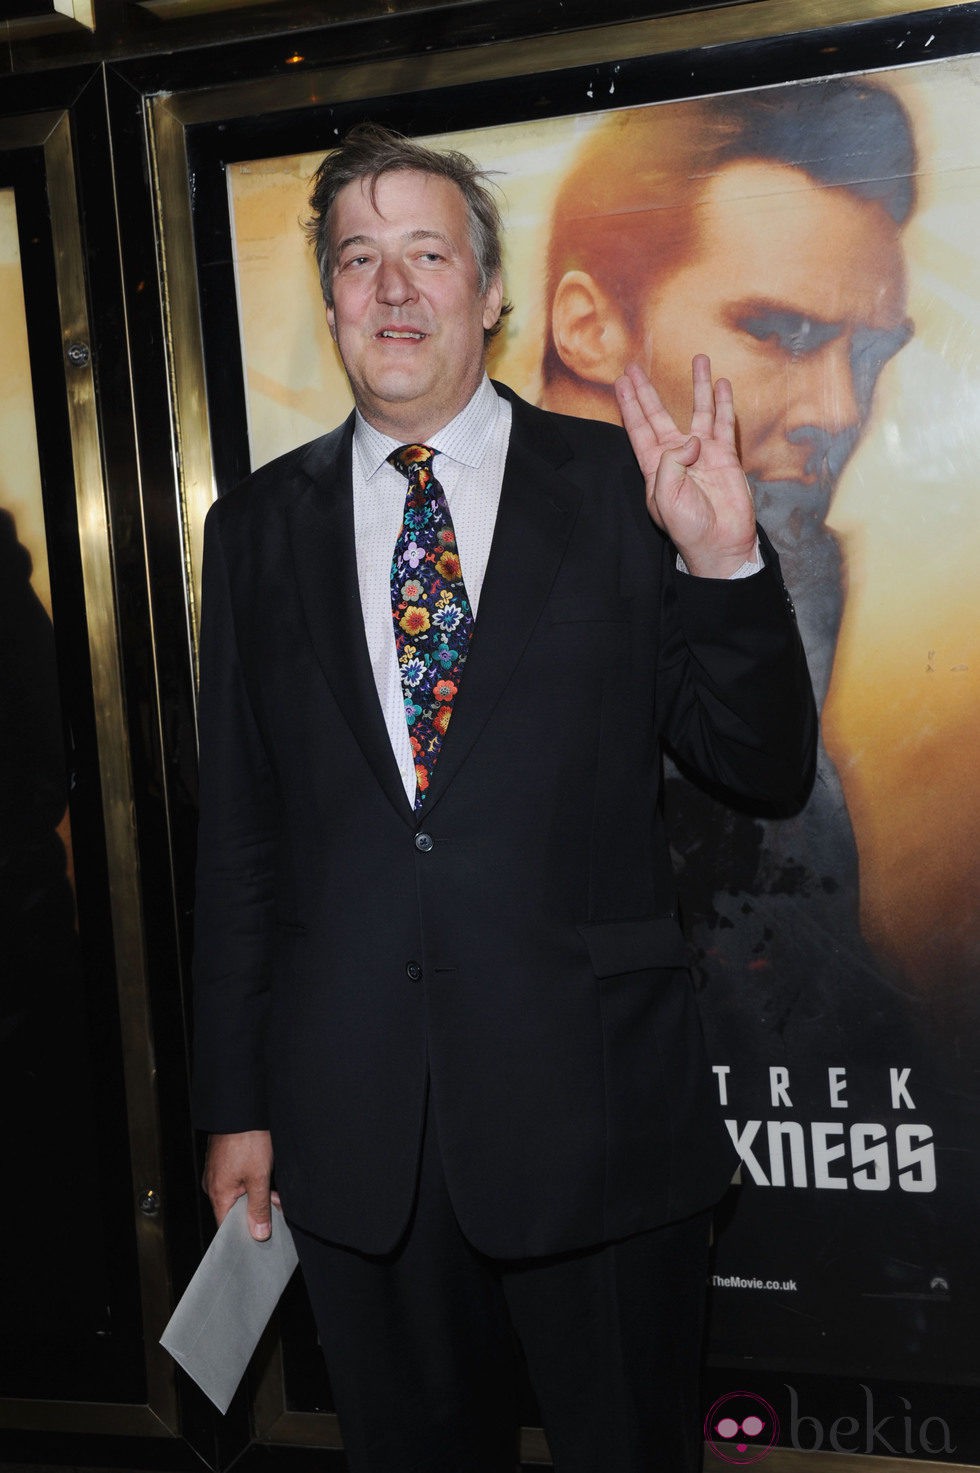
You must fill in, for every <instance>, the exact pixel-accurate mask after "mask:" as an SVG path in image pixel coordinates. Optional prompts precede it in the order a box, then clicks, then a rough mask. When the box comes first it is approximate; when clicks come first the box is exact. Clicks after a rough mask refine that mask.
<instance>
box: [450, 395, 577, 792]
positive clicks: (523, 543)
mask: <svg viewBox="0 0 980 1473" xmlns="http://www.w3.org/2000/svg"><path fill="white" fill-rule="evenodd" d="M498 388H499V386H498ZM507 397H508V398H512V396H511V395H510V394H507ZM512 402H513V403H514V419H513V424H512V427H511V437H510V444H509V447H508V451H507V464H506V470H505V472H504V481H503V486H502V488H501V494H500V507H499V510H498V513H497V523H496V526H495V528H494V534H493V542H492V544H491V549H490V559H489V562H488V564H487V572H486V577H485V578H484V582H483V588H482V590H481V593H480V606H479V612H478V614H477V618H476V626H475V629H474V633H473V639H472V643H471V645H470V651H469V654H468V656H467V661H466V667H465V669H464V671H463V679H462V682H461V684H460V690H459V695H458V696H457V698H456V701H455V704H454V707H453V715H452V722H451V724H450V727H449V731H448V732H447V734H446V740H445V742H444V744H443V747H442V751H441V752H440V754H439V761H438V762H437V763H436V768H435V772H434V773H433V775H432V781H431V784H430V787H429V791H428V793H427V795H426V800H425V805H424V808H423V810H422V811H423V814H427V813H430V812H431V811H432V809H433V808H434V806H435V805H436V803H438V801H439V799H440V798H441V796H442V795H443V793H444V792H445V791H446V789H447V787H448V786H449V784H450V783H451V782H452V780H453V778H454V777H455V775H456V773H457V772H458V771H459V768H460V766H461V764H462V763H463V761H464V760H465V758H466V756H467V755H468V753H469V751H470V749H471V748H472V746H473V743H474V742H475V741H476V739H477V737H478V736H479V734H480V732H481V730H482V729H483V726H484V725H485V723H486V721H487V720H488V718H489V716H490V713H491V712H492V710H493V708H494V706H495V705H496V703H497V701H498V699H499V697H500V695H501V693H502V692H503V690H504V687H505V686H506V684H507V682H508V680H509V679H510V677H511V675H512V674H513V672H514V669H515V667H516V666H517V663H518V661H519V660H520V658H521V655H522V654H523V652H524V648H525V645H526V644H527V642H528V640H529V639H530V637H531V633H532V631H533V629H534V626H535V625H536V623H537V622H538V619H539V618H540V616H541V612H542V610H543V608H544V605H545V603H546V601H547V598H548V594H549V592H550V590H551V586H552V584H553V582H554V579H555V575H556V573H557V572H558V569H559V567H560V565H561V561H562V557H563V556H564V552H565V547H566V545H567V542H568V538H569V535H570V533H571V529H572V526H573V524H574V521H575V517H576V514H577V512H578V508H579V504H580V502H581V498H582V494H583V492H582V488H581V487H580V486H576V485H574V484H573V483H572V482H570V481H569V480H567V479H566V478H565V477H564V476H563V475H561V474H560V473H559V472H558V470H557V469H556V466H557V465H558V464H559V463H560V462H561V461H563V460H567V459H568V454H569V452H568V448H567V446H566V445H565V442H564V440H563V439H562V438H561V436H560V435H559V434H557V433H556V432H554V431H553V430H552V429H551V427H550V424H547V422H546V421H545V417H544V416H543V415H539V414H538V413H537V412H536V411H531V413H533V415H534V423H535V430H536V433H528V430H527V425H526V424H525V419H526V418H527V406H525V405H523V404H522V403H521V401H519V400H513V401H512ZM463 575H464V578H465V575H466V570H465V567H464V569H463Z"/></svg>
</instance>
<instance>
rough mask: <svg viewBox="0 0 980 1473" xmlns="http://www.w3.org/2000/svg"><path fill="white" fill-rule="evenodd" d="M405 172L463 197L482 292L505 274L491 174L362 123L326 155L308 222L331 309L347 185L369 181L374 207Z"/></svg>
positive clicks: (458, 156)
mask: <svg viewBox="0 0 980 1473" xmlns="http://www.w3.org/2000/svg"><path fill="white" fill-rule="evenodd" d="M402 169H412V170H414V171H415V172H416V173H419V174H434V175H436V177H437V178H440V179H448V180H449V182H450V183H451V184H455V185H456V187H457V189H458V190H459V191H460V193H461V194H462V196H463V201H464V203H465V205H466V213H467V217H468V220H469V231H470V244H471V245H472V247H473V254H474V256H475V257H476V265H477V272H478V277H479V285H480V292H481V293H483V292H486V291H487V290H488V288H489V287H490V285H491V283H492V282H493V280H494V277H495V276H497V275H498V273H499V272H500V269H501V248H500V234H501V221H500V210H499V209H498V207H497V201H496V200H495V198H494V196H493V194H492V192H491V190H490V188H489V187H488V182H489V175H488V174H487V173H486V172H485V171H484V170H483V169H479V168H477V166H476V164H474V162H473V160H472V159H470V158H467V156H466V154H464V153H459V152H458V151H457V150H456V149H447V150H446V151H445V152H442V151H437V150H436V149H433V148H426V147H425V145H424V144H421V143H416V142H415V141H414V140H413V139H411V138H405V137H404V136H403V135H402V134H401V133H395V132H393V131H392V130H391V129H390V128H383V127H381V126H380V125H379V124H377V123H358V124H357V125H356V126H355V127H353V128H352V129H351V131H350V132H349V133H348V134H347V136H346V138H345V139H344V141H343V142H342V143H341V145H340V147H339V148H337V149H335V150H334V151H333V152H332V153H328V154H327V156H326V158H325V159H324V160H323V162H322V164H321V165H320V167H319V168H318V169H317V171H316V173H315V174H314V176H313V189H312V192H311V194H310V216H309V219H307V220H306V221H305V222H304V228H305V230H306V235H307V239H308V240H309V242H310V244H311V245H312V247H313V250H314V252H315V254H316V264H317V269H318V271H319V273H320V289H321V291H322V292H323V300H324V301H325V302H326V304H327V306H328V307H332V306H333V286H332V280H331V277H332V272H333V245H332V241H331V236H330V212H331V210H332V208H333V205H334V201H335V200H336V198H337V195H338V194H339V193H340V191H341V190H342V189H343V188H345V186H346V185H348V184H353V183H354V182H355V181H356V180H358V179H368V180H370V193H371V200H372V203H373V202H374V194H375V189H376V187H377V182H378V180H379V178H380V177H381V175H382V174H392V173H395V172H397V171H399V170H402ZM510 310H511V307H510V303H509V302H505V303H504V304H503V307H502V308H501V312H500V317H499V318H498V320H497V321H496V322H495V323H494V325H493V327H491V328H488V329H487V331H486V334H485V336H486V337H487V338H488V339H489V338H491V337H493V336H494V334H495V333H497V332H498V331H499V330H500V327H501V324H502V321H503V318H504V317H505V316H506V315H507V313H508V312H510Z"/></svg>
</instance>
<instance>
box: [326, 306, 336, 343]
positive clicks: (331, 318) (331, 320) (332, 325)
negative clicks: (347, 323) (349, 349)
mask: <svg viewBox="0 0 980 1473" xmlns="http://www.w3.org/2000/svg"><path fill="white" fill-rule="evenodd" d="M326 316H327V326H328V327H329V329H330V336H331V337H332V338H333V340H334V342H336V341H337V319H336V316H335V314H334V310H333V308H332V307H327V309H326Z"/></svg>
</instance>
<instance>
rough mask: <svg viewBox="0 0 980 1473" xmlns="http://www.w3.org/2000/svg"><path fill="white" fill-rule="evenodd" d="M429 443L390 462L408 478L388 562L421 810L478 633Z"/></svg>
mask: <svg viewBox="0 0 980 1473" xmlns="http://www.w3.org/2000/svg"><path fill="white" fill-rule="evenodd" d="M436 453H437V452H436V451H435V450H432V449H431V448H430V447H429V446H428V445H402V446H400V447H399V449H397V450H393V451H392V453H391V454H390V455H389V457H388V459H389V461H390V462H391V464H392V465H393V466H395V468H396V469H397V470H400V471H401V473H402V475H403V476H407V477H408V494H407V496H406V498H405V517H404V520H403V522H402V529H401V531H400V532H399V534H398V540H397V542H396V543H395V551H394V554H393V556H392V562H391V611H392V616H393V618H394V626H395V650H396V652H397V656H398V671H399V675H400V677H401V684H402V693H403V695H404V697H405V720H406V721H407V723H408V731H409V740H410V742H411V745H412V757H413V759H414V762H415V779H416V784H417V787H416V792H415V807H416V810H418V809H419V808H421V807H422V804H423V802H424V801H425V795H426V792H427V791H428V787H429V782H430V779H431V777H432V770H433V768H434V767H435V764H436V759H437V757H438V756H439V750H440V748H441V746H442V741H443V738H444V737H445V735H446V732H447V730H448V728H449V722H450V719H451V717H452V712H453V702H454V701H455V699H456V696H457V693H458V691H459V680H460V675H461V674H462V670H463V666H464V664H465V663H466V656H467V653H468V651H469V643H470V637H471V635H472V633H473V612H472V610H471V608H470V601H469V599H468V598H467V596H466V586H465V584H464V583H463V570H462V568H461V566H460V561H459V551H458V549H457V547H456V533H455V531H454V530H453V522H452V517H451V516H450V514H449V504H448V502H447V501H446V494H445V492H444V491H443V489H442V487H441V485H440V484H439V482H438V481H437V480H436V478H435V476H434V475H433V473H432V468H431V467H432V460H433V458H434V456H435V455H436Z"/></svg>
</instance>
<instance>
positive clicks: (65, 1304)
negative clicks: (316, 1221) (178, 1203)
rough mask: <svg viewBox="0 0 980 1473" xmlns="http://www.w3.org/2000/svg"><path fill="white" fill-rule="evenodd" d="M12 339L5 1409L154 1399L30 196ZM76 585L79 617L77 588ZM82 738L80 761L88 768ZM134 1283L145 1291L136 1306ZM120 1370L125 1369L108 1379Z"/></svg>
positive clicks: (2, 286)
mask: <svg viewBox="0 0 980 1473" xmlns="http://www.w3.org/2000/svg"><path fill="white" fill-rule="evenodd" d="M0 340H2V342H3V353H2V355H0V431H2V444H3V446H4V451H5V454H4V457H3V462H2V465H0V1120H2V1121H3V1170H4V1180H5V1183H6V1190H5V1191H4V1192H3V1193H2V1195H0V1202H2V1204H3V1205H2V1220H3V1225H2V1240H3V1243H2V1251H0V1303H2V1304H3V1330H4V1333H3V1336H2V1341H0V1395H6V1396H36V1395H41V1396H45V1397H71V1398H87V1397H90V1396H92V1397H102V1396H106V1395H109V1396H113V1397H132V1398H134V1399H141V1398H142V1397H143V1396H144V1395H145V1388H144V1386H143V1378H142V1352H141V1349H140V1350H139V1352H138V1354H137V1355H136V1356H135V1357H134V1356H133V1354H132V1351H133V1342H132V1340H130V1343H129V1344H128V1345H126V1346H125V1347H124V1346H123V1344H122V1343H121V1341H120V1339H119V1332H120V1331H123V1330H124V1322H125V1320H126V1319H127V1318H131V1316H132V1313H133V1311H134V1307H135V1305H134V1301H135V1295H136V1292H137V1291H136V1287H135V1267H134V1265H133V1263H132V1253H131V1245H130V1244H129V1242H128V1238H129V1237H131V1233H132V1228H131V1223H128V1222H127V1223H125V1226H122V1230H121V1231H120V1227H121V1225H120V1224H119V1223H118V1222H117V1223H116V1226H115V1237H116V1239H117V1240H118V1241H113V1240H112V1233H111V1232H110V1222H109V1219H110V1216H111V1214H112V1207H113V1205H114V1204H117V1203H118V1201H119V1196H118V1195H117V1194H118V1193H119V1186H120V1177H121V1178H122V1181H123V1182H125V1176H126V1170H125V1167H123V1170H122V1171H121V1172H120V1170H119V1168H118V1164H110V1158H111V1156H112V1153H113V1151H114V1150H117V1149H118V1148H119V1146H120V1145H122V1147H123V1149H125V1137H124V1136H123V1137H122V1139H121V1140H120V1137H119V1135H118V1133H117V1132H116V1131H115V1130H114V1128H113V1127H111V1126H110V1128H109V1129H108V1130H104V1129H100V1124H99V1122H100V1117H101V1118H104V1117H105V1116H106V1115H107V1114H109V1113H110V1112H112V1111H117V1110H118V1109H119V1104H120V1102H119V1093H118V1084H119V1051H118V1037H117V1033H116V1019H115V1014H114V1012H113V1013H112V1015H111V1016H108V1017H106V1016H105V1015H104V1013H105V1009H106V1006H107V1004H106V1001H105V995H104V993H103V995H102V1001H101V1004H100V1002H99V1001H98V1000H97V998H96V995H95V994H96V992H98V991H100V990H101V989H99V988H97V987H93V986H92V983H93V981H95V980H97V979H96V978H95V976H94V973H95V972H97V971H99V970H101V969H100V968H99V966H98V961H97V956H98V950H99V930H100V929H101V928H100V926H99V923H98V911H99V904H100V900H101V897H100V896H99V895H98V893H97V890H96V891H94V893H92V894H91V896H90V901H89V904H88V912H89V914H90V915H91V916H92V918H93V922H94V928H93V932H92V939H93V940H94V942H95V946H94V948H93V947H92V945H89V946H88V947H86V945H85V944H84V943H83V941H82V940H81V939H80V935H79V925H78V912H79V904H78V890H77V888H76V877H75V857H76V855H75V849H76V846H77V841H78V834H76V835H75V838H76V845H73V834H72V825H71V821H70V817H69V810H68V799H69V786H70V778H69V772H70V769H72V768H74V773H75V776H76V777H80V779H81V782H80V786H81V787H82V788H83V789H84V790H85V792H86V793H89V794H90V793H91V786H92V776H93V774H92V770H91V765H92V757H93V754H92V752H91V750H89V751H88V754H87V755H86V751H85V749H86V747H87V745H88V744H87V742H86V737H85V733H84V731H83V730H82V729H81V728H80V727H79V728H78V729H75V727H73V728H72V731H71V733H70V735H69V734H68V733H67V732H66V723H65V720H64V713H63V711H62V699H61V687H60V684H59V678H60V677H59V668H58V661H57V656H56V640H55V629H54V624H53V622H52V619H53V616H54V617H60V615H61V610H60V608H59V601H58V599H57V597H54V598H53V596H52V582H53V581H56V580H54V579H53V578H52V573H51V569H50V567H49V557H48V547H49V538H50V536H51V532H52V529H51V526H50V525H48V520H47V519H48V518H49V517H50V515H51V511H50V507H51V506H54V505H57V506H58V507H59V511H58V515H59V516H60V515H61V512H62V511H64V512H65V514H66V515H68V516H70V517H71V518H72V520H73V519H74V490H73V487H71V486H66V487H64V488H60V489H59V488H53V492H54V494H53V495H52V496H51V497H50V498H49V501H48V509H47V510H46V507H45V501H44V499H43V498H42V485H41V475H40V470H39V461H38V440H37V431H36V427H35V407H34V398H33V392H32V376H31V360H30V353H29V345H28V325H27V318H26V312H25V292H24V284H23V274H22V266H21V257H20V251H19V245H18V230H17V209H16V201H15V191H14V190H13V189H4V190H2V191H0ZM62 530H63V529H62ZM64 542H65V539H64V538H63V537H62V539H61V545H62V546H64ZM56 586H57V585H56ZM64 587H65V588H66V590H67V594H68V605H70V603H71V592H72V588H71V580H70V579H68V580H66V582H65V584H64ZM68 605H66V611H65V617H66V618H69V619H71V618H72V617H73V618H74V620H75V621H76V622H75V624H74V628H75V629H77V628H79V627H83V626H82V623H81V621H80V620H79V613H78V609H77V607H76V608H75V609H71V608H70V607H69V606H68ZM80 678H84V671H83V670H80V669H76V670H73V671H72V672H71V680H72V682H73V683H77V682H78V681H79V679H80ZM75 705H77V693H76V699H75ZM69 741H73V742H74V743H75V744H77V746H78V747H79V749H80V750H79V751H77V752H75V753H72V754H71V757H70V758H69V757H68V756H67V755H66V754H67V753H68V752H69V750H70V749H69ZM95 786H96V789H97V781H96V784H95ZM80 810H81V830H80V832H81V833H82V834H83V835H84V833H85V831H86V830H87V829H91V827H92V824H91V804H90V803H89V802H88V798H87V797H86V796H85V793H83V795H82V797H81V799H80ZM86 810H88V811H86ZM91 842H92V836H91V835H90V836H89V839H88V843H87V844H83V845H81V846H80V847H81V849H82V850H84V851H86V852H87V850H88V848H89V847H90V846H91ZM103 863H104V861H103V860H101V858H100V857H96V859H95V861H94V869H93V870H90V871H88V872H87V876H86V874H83V875H82V877H81V888H82V889H83V890H84V888H85V882H86V877H87V880H88V884H89V887H90V891H91V890H92V888H93V885H96V884H97V880H98V876H99V874H100V871H101V869H102V865H103ZM82 909H83V911H84V909H85V907H84V906H83V907H82ZM83 929H84V928H83ZM98 980H101V979H98ZM96 1041H97V1043H98V1054H97V1055H96V1051H95V1044H96ZM107 1106H108V1107H109V1108H108V1110H107V1108H106V1107H107ZM123 1159H125V1158H123ZM123 1191H124V1192H125V1193H126V1196H128V1192H126V1189H125V1187H123ZM123 1200H125V1197H124V1198H123ZM129 1274H133V1276H134V1285H133V1287H132V1288H131V1289H129V1288H127V1289H124V1290H123V1291H122V1293H120V1288H119V1285H120V1284H121V1283H122V1282H124V1281H125V1279H126V1277H127V1276H128V1275H129ZM127 1301H129V1302H128V1303H127ZM124 1303H125V1304H126V1310H125V1312H124V1313H123V1312H122V1311H123V1305H124ZM114 1315H115V1323H114V1322H113V1321H114ZM123 1338H124V1339H125V1335H124V1336H123ZM109 1363H113V1364H114V1371H113V1375H112V1379H111V1381H109V1382H107V1381H106V1379H105V1377H106V1368H107V1364H109Z"/></svg>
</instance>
